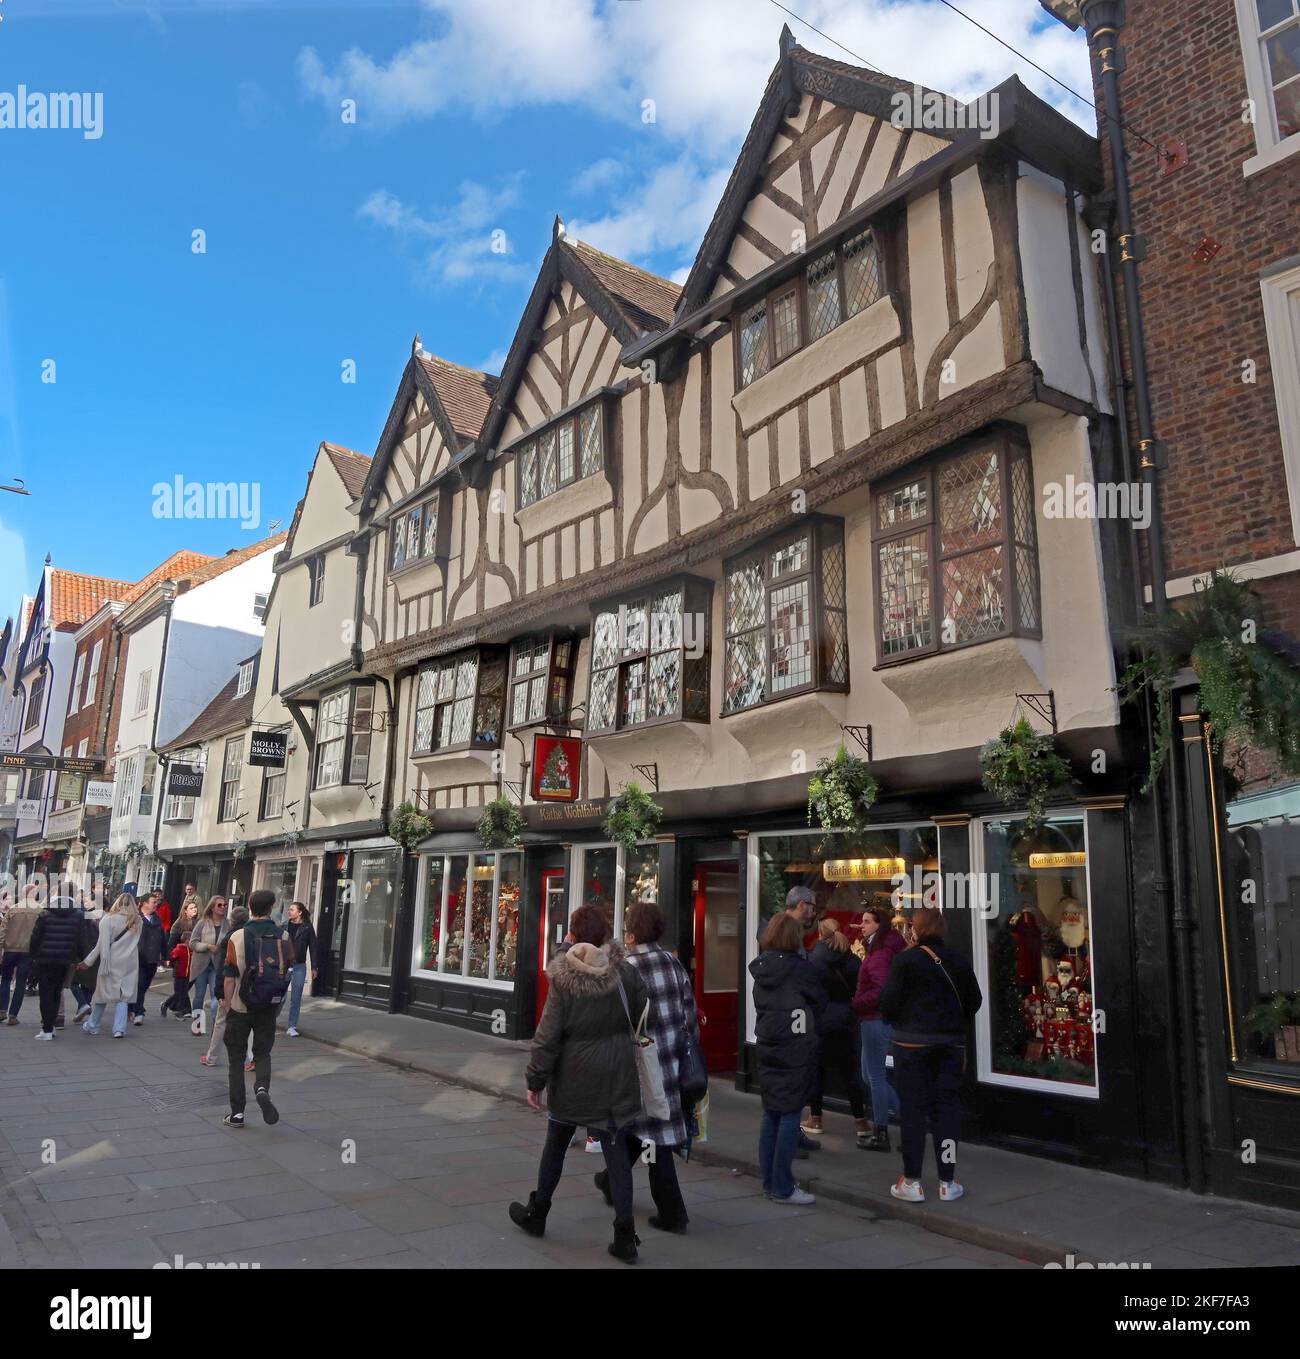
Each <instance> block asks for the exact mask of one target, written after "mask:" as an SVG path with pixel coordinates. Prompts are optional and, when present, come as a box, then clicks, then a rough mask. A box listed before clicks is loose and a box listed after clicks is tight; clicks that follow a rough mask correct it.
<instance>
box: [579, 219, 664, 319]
mask: <svg viewBox="0 0 1300 1359" xmlns="http://www.w3.org/2000/svg"><path fill="white" fill-rule="evenodd" d="M564 244H565V245H567V246H568V247H569V249H570V250H572V251H573V252H574V253H575V254H576V255H577V256H578V258H579V259H580V260H581V261H582V262H583V264H585V265H586V266H587V268H588V269H590V270H591V272H592V273H593V274H594V275H595V276H596V280H597V282H598V283H599V284H600V285H601V287H603V288H604V289H605V291H606V292H608V293H609V294H611V296H612V297H613V299H614V301H615V302H616V303H617V304H618V306H619V307H620V309H621V310H622V311H623V312H624V313H625V314H626V316H627V318H628V319H629V320H630V321H631V322H632V323H633V324H634V325H635V326H636V328H637V329H638V330H662V329H663V327H664V326H666V325H667V324H668V322H669V321H671V320H672V319H673V312H674V310H675V309H676V307H677V299H678V298H679V297H680V296H681V292H682V290H681V288H679V287H678V286H677V284H676V283H670V282H669V281H668V280H667V279H666V278H660V277H659V275H658V274H652V273H650V272H649V270H647V269H641V268H638V266H637V265H635V264H629V263H628V262H627V261H626V260H620V259H616V258H615V257H614V256H613V255H607V254H605V252H604V251H603V250H597V249H596V247H595V246H592V245H588V244H587V243H586V242H585V241H576V240H574V239H572V238H571V237H566V238H565V240H564Z"/></svg>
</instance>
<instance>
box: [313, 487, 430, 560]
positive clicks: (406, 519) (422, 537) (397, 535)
mask: <svg viewBox="0 0 1300 1359" xmlns="http://www.w3.org/2000/svg"><path fill="white" fill-rule="evenodd" d="M388 534H389V541H390V543H391V546H390V548H389V553H390V555H389V568H388V569H389V570H390V571H400V570H401V569H402V568H403V567H404V566H411V565H412V564H413V563H415V562H419V561H424V560H426V559H428V558H431V557H436V556H437V555H438V497H437V496H436V495H435V496H433V497H432V498H431V499H429V500H425V501H421V503H420V504H418V505H412V506H411V507H410V508H409V509H407V510H404V511H403V512H402V513H401V514H396V515H394V516H393V517H392V519H390V520H389V522H388ZM322 567H323V563H322Z"/></svg>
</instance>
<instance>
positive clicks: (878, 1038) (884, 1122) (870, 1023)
mask: <svg viewBox="0 0 1300 1359" xmlns="http://www.w3.org/2000/svg"><path fill="white" fill-rule="evenodd" d="M893 1032H894V1031H893V1029H891V1028H890V1027H889V1025H888V1024H886V1023H885V1021H884V1020H883V1019H864V1020H863V1021H862V1080H863V1084H865V1085H866V1087H867V1089H868V1090H870V1091H871V1118H872V1121H873V1122H874V1123H876V1125H877V1126H878V1127H881V1128H887V1127H888V1126H889V1115H890V1114H891V1113H893V1114H896V1113H898V1091H897V1090H895V1089H894V1087H893V1086H892V1085H891V1084H890V1083H889V1077H888V1075H887V1073H886V1069H885V1058H886V1057H887V1056H888V1055H889V1040H890V1038H891V1037H892V1036H893Z"/></svg>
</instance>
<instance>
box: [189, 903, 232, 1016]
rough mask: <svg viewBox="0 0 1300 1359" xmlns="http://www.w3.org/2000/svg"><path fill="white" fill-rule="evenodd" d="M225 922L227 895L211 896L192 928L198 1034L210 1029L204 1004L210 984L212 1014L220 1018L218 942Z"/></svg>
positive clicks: (192, 976)
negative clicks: (218, 1011) (217, 1014)
mask: <svg viewBox="0 0 1300 1359" xmlns="http://www.w3.org/2000/svg"><path fill="white" fill-rule="evenodd" d="M225 922H226V899H225V897H222V896H215V897H209V898H208V904H207V905H206V906H205V907H204V908H203V914H202V915H201V916H199V918H198V920H197V921H195V924H194V928H193V930H191V931H190V937H189V946H190V985H191V986H192V987H193V988H194V999H193V1001H192V1002H191V1006H192V1008H191V1018H192V1019H193V1020H194V1024H193V1032H194V1033H195V1034H196V1035H197V1034H204V1033H206V1032H207V1031H208V1025H207V1016H206V1012H205V1011H204V1008H203V1004H204V1000H205V999H206V998H207V995H208V991H209V988H210V989H211V992H212V1017H213V1019H215V1018H216V1013H217V1005H218V1004H219V1001H220V997H219V995H218V992H219V991H220V990H221V970H222V966H223V965H222V963H221V960H220V957H219V955H218V953H217V946H218V944H219V943H220V940H221V935H222V931H223V927H224V925H225Z"/></svg>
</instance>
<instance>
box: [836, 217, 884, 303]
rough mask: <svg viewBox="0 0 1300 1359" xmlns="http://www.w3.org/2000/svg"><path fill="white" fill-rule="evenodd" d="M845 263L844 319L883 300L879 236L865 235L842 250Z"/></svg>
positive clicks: (841, 253)
mask: <svg viewBox="0 0 1300 1359" xmlns="http://www.w3.org/2000/svg"><path fill="white" fill-rule="evenodd" d="M840 255H841V258H842V259H843V262H844V315H845V316H846V317H849V316H856V315H857V314H858V312H860V311H865V310H866V309H867V308H868V307H869V306H870V305H871V304H872V303H873V302H877V301H879V300H880V295H881V292H882V289H881V283H880V252H879V251H878V250H877V248H876V238H875V234H874V233H873V232H870V231H864V232H862V233H861V234H860V235H858V236H854V237H853V238H852V239H851V240H848V241H845V242H844V244H843V246H841V247H840Z"/></svg>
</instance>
